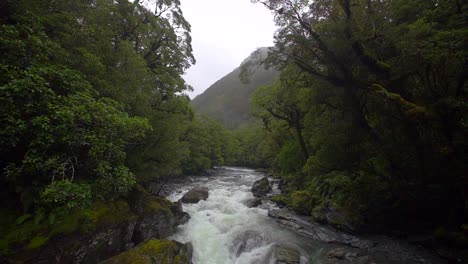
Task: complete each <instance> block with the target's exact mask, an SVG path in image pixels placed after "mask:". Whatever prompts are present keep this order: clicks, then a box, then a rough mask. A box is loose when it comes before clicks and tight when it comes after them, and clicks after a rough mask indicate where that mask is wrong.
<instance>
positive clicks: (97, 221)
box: [0, 186, 188, 263]
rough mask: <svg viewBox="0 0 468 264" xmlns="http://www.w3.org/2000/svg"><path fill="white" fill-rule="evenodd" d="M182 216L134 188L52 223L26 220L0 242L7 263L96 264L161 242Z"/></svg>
mask: <svg viewBox="0 0 468 264" xmlns="http://www.w3.org/2000/svg"><path fill="white" fill-rule="evenodd" d="M187 220H188V215H187V213H184V212H182V210H181V208H180V207H179V206H178V205H176V204H174V203H172V202H170V201H168V200H166V199H164V198H161V197H155V196H152V195H150V194H149V193H148V192H146V191H145V190H144V189H143V188H142V187H141V186H137V187H136V188H135V189H134V190H133V191H132V193H131V195H130V196H129V199H128V201H126V200H117V201H112V202H96V203H94V204H93V205H92V206H90V207H89V208H87V209H83V210H77V211H75V212H72V213H70V214H68V215H65V216H62V217H57V219H56V220H55V222H54V223H53V224H49V223H42V224H35V223H34V221H33V219H28V221H25V222H24V223H21V224H20V225H15V226H12V227H10V228H9V229H8V231H6V232H5V233H4V234H5V235H3V237H2V238H1V239H0V250H1V252H0V253H1V255H3V256H6V257H8V259H9V260H11V262H12V263H97V262H99V261H102V260H104V259H107V258H109V257H111V256H115V255H116V254H119V253H121V252H123V251H125V250H128V249H129V248H132V247H133V246H134V245H135V244H138V243H140V242H142V241H145V240H148V239H151V238H165V237H167V236H169V235H172V234H173V233H174V232H175V228H176V226H177V225H179V224H181V223H183V222H184V221H187Z"/></svg>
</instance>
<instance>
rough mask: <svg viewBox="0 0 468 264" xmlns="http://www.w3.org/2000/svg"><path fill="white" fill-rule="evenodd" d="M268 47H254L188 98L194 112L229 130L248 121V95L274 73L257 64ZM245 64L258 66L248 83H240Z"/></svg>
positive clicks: (269, 80)
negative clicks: (237, 64) (217, 122)
mask: <svg viewBox="0 0 468 264" xmlns="http://www.w3.org/2000/svg"><path fill="white" fill-rule="evenodd" d="M268 49H269V48H267V47H262V48H259V49H257V50H255V51H254V52H252V53H251V54H250V56H249V57H247V58H246V59H244V60H243V61H242V63H241V64H240V65H239V66H238V67H237V68H235V69H233V70H232V71H231V72H230V73H228V74H227V75H225V76H224V77H222V78H221V79H219V80H217V81H216V82H214V83H213V84H212V85H211V86H210V87H208V89H206V90H205V91H204V92H203V93H202V94H200V95H198V96H196V97H195V98H194V99H193V100H192V101H191V104H192V106H193V107H194V108H195V110H196V112H197V113H200V114H204V115H207V116H210V117H212V118H215V119H217V120H219V121H220V122H222V123H223V124H224V125H225V126H226V127H227V128H231V129H233V128H238V127H240V126H242V125H244V124H247V123H249V122H250V121H251V117H250V114H249V113H250V96H251V95H252V93H253V92H254V91H255V90H256V89H257V88H259V87H260V86H263V85H268V84H270V83H272V82H273V81H274V79H275V78H276V76H277V75H278V73H277V71H276V70H274V69H266V68H265V67H264V66H263V65H260V62H261V60H262V59H264V58H266V56H267V53H268ZM246 63H251V64H252V65H253V66H254V67H255V65H257V66H259V67H256V69H255V71H253V72H252V74H251V76H250V78H249V82H242V81H241V79H240V77H239V75H240V74H241V68H242V66H243V65H244V64H246Z"/></svg>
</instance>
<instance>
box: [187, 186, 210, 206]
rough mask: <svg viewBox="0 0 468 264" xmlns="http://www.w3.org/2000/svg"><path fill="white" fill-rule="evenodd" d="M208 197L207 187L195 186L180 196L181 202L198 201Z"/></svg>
mask: <svg viewBox="0 0 468 264" xmlns="http://www.w3.org/2000/svg"><path fill="white" fill-rule="evenodd" d="M206 199H208V188H206V187H195V188H193V189H192V190H190V191H188V192H187V193H186V194H185V195H184V196H183V197H182V198H181V201H182V202H183V203H198V202H199V201H201V200H206Z"/></svg>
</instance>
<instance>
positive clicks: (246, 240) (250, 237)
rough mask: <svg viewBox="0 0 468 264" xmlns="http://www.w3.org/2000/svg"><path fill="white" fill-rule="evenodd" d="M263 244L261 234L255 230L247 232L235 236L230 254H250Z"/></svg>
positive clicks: (263, 240)
mask: <svg viewBox="0 0 468 264" xmlns="http://www.w3.org/2000/svg"><path fill="white" fill-rule="evenodd" d="M264 242H265V238H264V236H263V234H262V233H260V232H258V231H255V230H247V231H245V232H243V233H241V234H239V235H238V236H236V237H235V238H234V240H233V242H232V252H235V253H236V256H240V255H241V254H242V253H244V252H250V251H252V249H254V248H257V247H259V246H261V245H263V243H264Z"/></svg>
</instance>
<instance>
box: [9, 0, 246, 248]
mask: <svg viewBox="0 0 468 264" xmlns="http://www.w3.org/2000/svg"><path fill="white" fill-rule="evenodd" d="M0 10H1V14H0V15H1V16H0V24H1V28H0V50H1V54H2V56H1V57H0V65H1V66H0V105H1V108H0V123H1V131H0V171H1V178H0V196H1V201H0V204H1V216H0V219H1V220H0V221H1V230H0V234H1V235H0V237H2V239H1V240H0V241H1V243H0V251H1V253H2V254H7V253H11V251H12V247H13V245H15V244H17V243H19V242H21V241H23V240H26V241H28V240H29V239H31V238H32V236H34V234H35V233H37V232H36V231H37V230H36V229H44V228H47V226H48V225H53V224H54V223H56V222H58V221H60V219H61V217H64V216H66V215H70V214H72V213H73V212H74V211H76V210H81V209H84V208H88V207H89V206H90V205H92V204H95V203H96V202H99V201H116V200H119V199H122V198H125V197H126V196H127V194H128V193H129V191H130V190H132V188H134V186H136V185H135V184H140V185H144V184H146V183H148V182H151V181H155V180H158V179H161V178H168V177H174V176H177V175H182V174H191V173H198V172H201V171H204V170H206V169H209V168H211V167H212V166H215V165H222V164H224V163H225V161H229V157H234V155H233V154H230V152H232V151H235V147H236V146H237V145H236V144H234V143H235V142H236V141H235V140H234V143H233V142H232V140H231V141H230V140H228V138H232V139H234V137H233V136H231V132H230V131H227V130H226V129H224V128H223V127H222V126H221V125H220V124H219V123H217V122H216V121H214V120H211V119H209V118H205V117H195V113H194V111H193V110H192V108H191V107H190V105H189V98H188V96H186V95H185V94H184V92H186V91H189V90H190V89H191V87H190V86H189V85H187V84H186V83H185V82H184V80H183V79H182V77H181V75H182V74H183V73H184V71H185V70H186V69H187V68H188V67H189V66H190V65H191V64H193V63H195V59H194V57H193V55H192V48H191V37H190V24H189V23H188V22H187V21H186V20H185V19H184V17H183V16H182V11H181V9H180V3H179V1H157V5H156V7H155V10H148V9H147V8H145V7H144V6H143V5H141V4H140V3H139V2H138V1H135V2H132V1H128V0H121V1H113V0H98V1H91V0H90V1H49V0H44V1H41V0H39V1H38V0H21V1H2V3H1V4H0ZM31 226H33V227H31ZM31 229H32V230H31ZM18 230H21V231H18ZM18 234H19V235H18ZM47 239H48V238H47ZM47 239H43V240H42V241H38V243H37V245H30V246H33V247H35V246H40V245H42V244H43V243H45V242H46V241H45V240H47Z"/></svg>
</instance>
